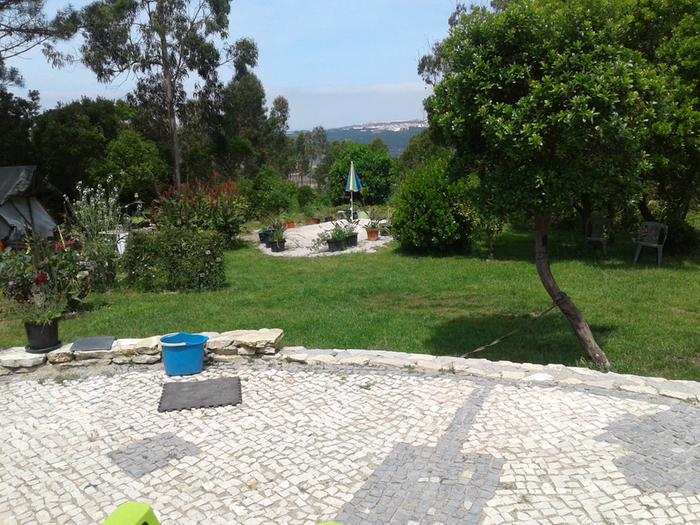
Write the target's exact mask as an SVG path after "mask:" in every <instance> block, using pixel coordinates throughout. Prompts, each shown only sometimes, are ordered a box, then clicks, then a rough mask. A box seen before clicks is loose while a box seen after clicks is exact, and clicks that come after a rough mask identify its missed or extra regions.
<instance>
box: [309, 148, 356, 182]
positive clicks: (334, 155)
mask: <svg viewBox="0 0 700 525" xmlns="http://www.w3.org/2000/svg"><path fill="white" fill-rule="evenodd" d="M349 144H352V142H350V141H349V140H335V141H333V142H331V143H329V144H328V146H327V147H326V153H325V155H324V156H323V158H322V159H321V162H319V164H318V166H316V169H315V170H314V179H315V180H316V184H317V185H318V187H319V189H320V190H321V191H322V192H324V193H327V192H328V187H329V180H328V175H329V173H330V171H331V168H332V167H333V164H335V161H336V160H337V159H338V157H339V156H340V154H341V152H342V151H343V150H344V149H345V147H346V146H347V145H349Z"/></svg>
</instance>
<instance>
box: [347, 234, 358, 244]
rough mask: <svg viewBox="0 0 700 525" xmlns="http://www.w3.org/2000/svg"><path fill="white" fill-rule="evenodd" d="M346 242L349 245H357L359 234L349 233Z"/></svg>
mask: <svg viewBox="0 0 700 525" xmlns="http://www.w3.org/2000/svg"><path fill="white" fill-rule="evenodd" d="M346 242H347V244H348V247H350V246H357V234H356V233H351V234H350V235H348V240H347V241H346Z"/></svg>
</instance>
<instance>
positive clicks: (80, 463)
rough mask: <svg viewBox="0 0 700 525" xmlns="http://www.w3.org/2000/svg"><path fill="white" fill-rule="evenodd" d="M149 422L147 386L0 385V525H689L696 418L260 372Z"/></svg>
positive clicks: (461, 379)
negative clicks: (138, 523)
mask: <svg viewBox="0 0 700 525" xmlns="http://www.w3.org/2000/svg"><path fill="white" fill-rule="evenodd" d="M236 375H237V376H239V377H240V378H241V380H242V385H243V386H242V388H243V404H242V405H239V406H232V407H220V408H214V409H196V410H189V411H181V412H166V413H159V412H157V405H158V400H159V397H160V394H161V388H162V385H163V383H164V382H165V381H169V380H170V379H166V378H165V377H164V375H163V372H162V370H157V369H153V368H150V369H149V368H135V369H131V370H129V371H125V372H122V373H118V374H116V375H104V374H103V375H94V376H91V377H87V378H84V379H81V380H75V381H53V380H43V381H41V382H39V381H36V380H35V379H32V376H31V375H27V376H25V377H24V378H13V379H12V380H9V379H6V378H3V379H1V380H0V443H2V445H1V447H0V524H2V525H10V524H21V525H25V524H26V525H29V524H34V523H47V524H49V523H50V524H62V523H75V524H95V523H99V522H100V521H101V520H102V519H104V518H105V516H106V515H107V514H108V513H109V512H110V511H111V510H113V509H114V508H115V507H116V506H117V505H118V504H120V503H122V502H124V501H127V500H138V501H143V502H145V503H148V504H150V505H152V506H153V507H154V509H155V511H156V514H157V516H158V517H159V519H160V520H161V523H162V524H163V525H170V524H188V525H189V524H192V523H212V524H243V525H253V524H267V523H276V524H313V523H316V522H317V521H321V520H327V519H338V520H340V521H342V522H343V523H344V524H346V525H354V524H384V523H387V524H413V525H418V524H431V525H437V524H439V523H442V524H444V525H451V524H453V523H465V524H471V523H475V524H476V523H485V524H498V523H520V524H522V523H531V524H548V523H552V524H556V523H566V524H569V523H600V524H617V523H630V524H631V523H634V524H645V523H646V524H664V523H700V486H699V482H698V480H700V448H699V447H700V444H699V442H700V407H698V406H697V405H692V404H688V403H684V402H681V401H677V400H674V399H670V398H665V397H660V396H650V395H645V394H627V393H620V392H615V391H610V390H607V391H606V390H602V389H596V388H584V387H581V386H562V385H558V386H557V385H543V384H528V383H517V382H510V381H507V380H490V379H485V378H477V377H473V376H460V375H454V374H449V373H437V374H433V375H430V374H425V373H415V372H411V371H410V370H372V369H365V368H346V367H340V366H331V367H328V368H321V367H315V366H299V365H293V364H289V365H281V364H274V365H267V364H264V363H257V364H250V365H238V366H227V367H220V368H210V369H208V370H207V371H206V372H205V373H204V374H202V375H200V376H197V377H194V378H190V379H188V380H198V379H203V378H209V377H231V376H236Z"/></svg>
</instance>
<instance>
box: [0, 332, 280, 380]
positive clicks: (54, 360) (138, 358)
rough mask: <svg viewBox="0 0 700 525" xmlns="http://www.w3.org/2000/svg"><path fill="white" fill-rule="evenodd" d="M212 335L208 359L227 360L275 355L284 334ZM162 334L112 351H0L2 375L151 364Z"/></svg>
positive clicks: (69, 347)
mask: <svg viewBox="0 0 700 525" xmlns="http://www.w3.org/2000/svg"><path fill="white" fill-rule="evenodd" d="M202 335H206V336H209V340H208V341H207V347H206V360H207V361H208V362H226V361H230V360H231V358H232V357H234V356H249V357H250V356H256V355H274V354H275V353H276V352H277V351H278V350H279V346H280V342H281V341H282V338H283V337H284V332H283V331H282V330H280V329H279V328H263V329H261V330H233V331H231V332H223V333H219V332H202ZM161 337H162V336H160V335H154V336H152V337H146V338H144V339H117V340H115V341H114V343H112V347H111V348H110V349H109V350H89V351H80V352H74V351H73V349H72V347H73V343H69V344H66V345H64V346H62V347H61V348H59V349H57V350H54V351H52V352H49V353H48V354H32V353H29V352H27V351H26V350H25V349H24V347H15V348H9V349H7V350H3V351H2V352H0V376H2V375H7V374H10V373H23V372H31V371H32V370H35V369H36V368H38V367H40V366H42V365H44V364H49V365H52V366H56V367H73V366H85V365H93V364H94V365H107V364H115V365H127V364H139V365H149V364H153V363H158V362H160V360H161V357H162V350H161V346H160V338H161Z"/></svg>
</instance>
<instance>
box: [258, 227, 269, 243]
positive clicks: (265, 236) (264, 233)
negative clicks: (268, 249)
mask: <svg viewBox="0 0 700 525" xmlns="http://www.w3.org/2000/svg"><path fill="white" fill-rule="evenodd" d="M270 237H272V230H260V231H259V232H258V238H259V239H260V242H262V243H265V244H267V242H268V241H269V240H270Z"/></svg>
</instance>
